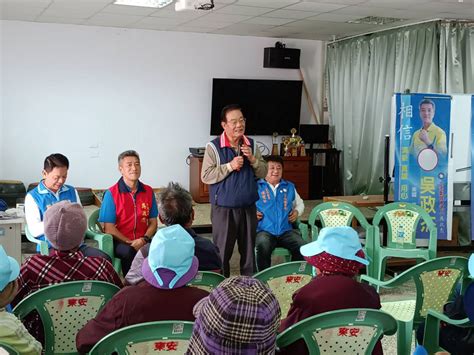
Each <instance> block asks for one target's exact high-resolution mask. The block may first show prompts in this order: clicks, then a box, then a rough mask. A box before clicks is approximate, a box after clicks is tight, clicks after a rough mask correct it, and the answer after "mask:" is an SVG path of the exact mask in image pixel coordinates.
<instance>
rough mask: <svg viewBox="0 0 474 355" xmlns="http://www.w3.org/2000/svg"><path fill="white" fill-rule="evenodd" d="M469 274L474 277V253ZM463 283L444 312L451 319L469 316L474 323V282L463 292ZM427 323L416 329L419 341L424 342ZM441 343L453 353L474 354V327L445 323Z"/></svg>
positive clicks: (442, 328) (471, 257)
mask: <svg viewBox="0 0 474 355" xmlns="http://www.w3.org/2000/svg"><path fill="white" fill-rule="evenodd" d="M469 274H470V276H471V277H474V254H472V255H471V256H470V258H469ZM460 286H461V285H459V287H458V288H457V290H456V292H455V295H454V299H453V300H452V301H451V302H449V303H447V304H445V305H444V309H443V313H444V314H445V315H446V316H448V317H449V318H451V319H464V318H469V320H470V321H471V323H474V299H472V297H474V283H471V284H470V285H469V286H468V288H467V289H468V290H469V291H467V290H466V293H465V294H464V295H463V294H461V292H460V290H461V287H460ZM466 301H467V302H466ZM424 330H425V323H422V324H420V325H419V327H418V329H417V331H416V338H417V341H418V343H420V344H422V343H423V337H424ZM439 345H440V346H441V347H442V348H443V349H445V350H446V351H448V352H449V353H451V354H453V355H464V354H474V328H472V327H467V328H463V327H457V326H455V325H451V324H444V325H443V326H442V327H441V328H440V330H439Z"/></svg>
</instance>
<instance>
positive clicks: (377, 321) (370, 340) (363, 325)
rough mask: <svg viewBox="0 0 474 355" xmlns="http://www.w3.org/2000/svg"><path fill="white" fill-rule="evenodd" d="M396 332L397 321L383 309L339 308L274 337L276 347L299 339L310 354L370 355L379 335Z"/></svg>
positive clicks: (310, 318) (308, 319) (298, 324)
mask: <svg viewBox="0 0 474 355" xmlns="http://www.w3.org/2000/svg"><path fill="white" fill-rule="evenodd" d="M396 331H397V322H396V321H395V319H393V317H392V316H391V315H389V314H387V313H385V312H382V311H379V310H376V309H369V308H352V309H341V310H337V311H331V312H326V313H321V314H317V315H315V316H312V317H309V318H306V319H304V320H302V321H300V322H298V323H296V324H295V325H293V326H291V327H290V328H288V329H286V330H285V331H284V332H282V333H281V334H279V335H278V336H277V347H278V348H280V349H282V348H285V347H287V346H289V345H291V344H293V343H294V342H296V341H297V340H299V339H303V340H304V342H305V343H306V346H307V348H308V351H309V354H310V355H319V354H335V355H337V354H345V353H349V354H351V353H352V354H366V355H370V354H372V350H373V349H374V347H375V345H376V344H377V341H378V340H379V339H380V337H381V336H382V335H392V334H395V332H396ZM407 354H408V353H407Z"/></svg>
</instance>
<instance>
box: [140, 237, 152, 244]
mask: <svg viewBox="0 0 474 355" xmlns="http://www.w3.org/2000/svg"><path fill="white" fill-rule="evenodd" d="M142 239H143V240H144V241H145V242H147V243H151V238H150V237H147V236H146V235H144V236H143V237H142Z"/></svg>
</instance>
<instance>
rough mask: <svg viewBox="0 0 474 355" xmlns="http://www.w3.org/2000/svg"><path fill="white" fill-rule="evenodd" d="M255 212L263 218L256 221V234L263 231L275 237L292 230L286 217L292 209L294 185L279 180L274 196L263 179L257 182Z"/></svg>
mask: <svg viewBox="0 0 474 355" xmlns="http://www.w3.org/2000/svg"><path fill="white" fill-rule="evenodd" d="M257 184H258V197H259V199H258V201H257V204H256V205H257V211H260V212H262V213H263V218H262V219H261V220H260V221H258V225H257V232H260V231H265V232H268V233H270V234H273V235H275V236H279V235H282V234H283V233H285V232H287V231H289V230H292V229H293V226H292V224H291V223H290V221H288V215H289V214H290V212H291V210H292V209H293V201H294V200H295V196H296V194H295V185H294V184H293V183H291V182H289V181H286V180H283V179H282V180H281V181H280V184H279V185H278V188H277V189H276V194H275V195H274V194H273V191H272V189H271V187H270V185H269V184H268V182H266V181H265V180H264V179H260V180H258V183H257Z"/></svg>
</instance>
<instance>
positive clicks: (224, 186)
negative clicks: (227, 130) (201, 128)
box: [209, 137, 258, 208]
mask: <svg viewBox="0 0 474 355" xmlns="http://www.w3.org/2000/svg"><path fill="white" fill-rule="evenodd" d="M249 141H250V145H251V147H252V151H255V143H254V141H253V139H250V138H249ZM209 144H212V145H213V146H214V148H215V149H214V150H215V151H216V153H218V154H219V161H218V164H221V165H222V164H226V163H228V162H230V161H232V159H234V158H235V157H236V156H237V154H236V153H235V150H234V149H233V148H229V147H221V146H220V137H217V138H216V139H214V140H212V141H211V142H210V143H209ZM257 200H258V194H257V182H256V177H255V173H254V171H253V168H252V165H251V164H250V162H249V161H248V159H246V158H245V159H244V165H243V166H242V168H241V169H240V170H239V171H235V170H234V171H232V172H231V173H230V174H229V175H228V176H227V177H226V178H225V179H224V180H222V181H219V182H218V183H215V184H211V185H209V201H210V203H211V204H212V205H217V206H221V207H228V208H240V207H248V206H251V205H253V204H254V203H255V201H257Z"/></svg>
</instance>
